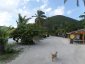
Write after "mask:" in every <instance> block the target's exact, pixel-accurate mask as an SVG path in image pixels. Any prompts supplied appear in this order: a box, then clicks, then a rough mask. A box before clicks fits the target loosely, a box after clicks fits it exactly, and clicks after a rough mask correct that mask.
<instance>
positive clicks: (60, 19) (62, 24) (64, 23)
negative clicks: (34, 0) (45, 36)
mask: <svg viewBox="0 0 85 64" xmlns="http://www.w3.org/2000/svg"><path fill="white" fill-rule="evenodd" d="M79 24H80V23H79V21H78V20H75V19H72V18H69V17H66V16H62V15H56V16H52V17H48V18H47V19H46V22H45V27H46V28H47V29H48V30H49V31H50V32H53V31H56V32H59V33H66V32H70V31H74V30H77V29H81V28H82V27H81V26H80V25H79Z"/></svg>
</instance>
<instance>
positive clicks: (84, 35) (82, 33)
mask: <svg viewBox="0 0 85 64" xmlns="http://www.w3.org/2000/svg"><path fill="white" fill-rule="evenodd" d="M67 35H68V37H69V38H70V43H73V42H77V43H81V44H85V29H80V30H76V31H72V32H69V33H67Z"/></svg>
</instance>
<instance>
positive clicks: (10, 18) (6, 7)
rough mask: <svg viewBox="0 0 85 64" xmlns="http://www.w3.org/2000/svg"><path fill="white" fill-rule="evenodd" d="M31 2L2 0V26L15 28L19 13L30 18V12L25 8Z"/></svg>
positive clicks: (27, 0) (0, 7) (0, 11)
mask: <svg viewBox="0 0 85 64" xmlns="http://www.w3.org/2000/svg"><path fill="white" fill-rule="evenodd" d="M29 1H30V0H17V1H16V0H0V25H6V26H9V25H13V26H15V25H16V20H17V15H18V13H21V14H22V15H27V16H29V15H30V14H29V13H28V12H29V11H28V10H27V9H26V7H25V6H26V4H27V3H28V2H29ZM19 8H20V10H19ZM14 23H15V24H14Z"/></svg>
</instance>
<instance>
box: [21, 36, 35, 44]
mask: <svg viewBox="0 0 85 64" xmlns="http://www.w3.org/2000/svg"><path fill="white" fill-rule="evenodd" d="M21 44H24V45H33V44H35V43H34V42H33V40H32V38H31V37H29V36H24V37H22V39H21Z"/></svg>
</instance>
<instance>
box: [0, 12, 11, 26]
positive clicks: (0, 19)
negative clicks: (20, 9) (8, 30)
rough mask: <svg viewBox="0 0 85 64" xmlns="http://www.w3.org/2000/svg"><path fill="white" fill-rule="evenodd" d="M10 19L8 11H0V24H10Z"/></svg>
mask: <svg viewBox="0 0 85 64" xmlns="http://www.w3.org/2000/svg"><path fill="white" fill-rule="evenodd" d="M10 19H12V16H11V14H10V13H9V12H6V11H4V12H2V11H0V25H1V26H3V25H6V26H9V25H10Z"/></svg>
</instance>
